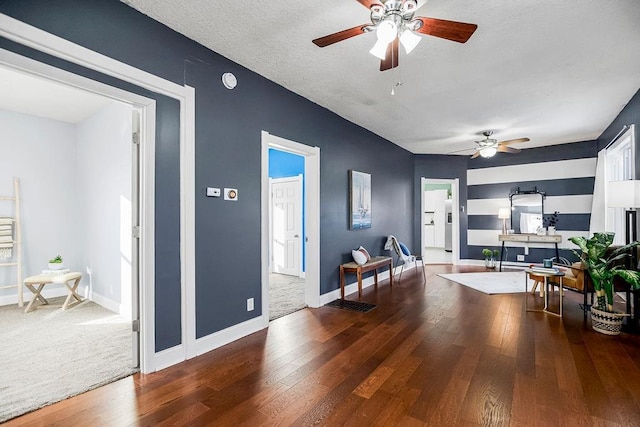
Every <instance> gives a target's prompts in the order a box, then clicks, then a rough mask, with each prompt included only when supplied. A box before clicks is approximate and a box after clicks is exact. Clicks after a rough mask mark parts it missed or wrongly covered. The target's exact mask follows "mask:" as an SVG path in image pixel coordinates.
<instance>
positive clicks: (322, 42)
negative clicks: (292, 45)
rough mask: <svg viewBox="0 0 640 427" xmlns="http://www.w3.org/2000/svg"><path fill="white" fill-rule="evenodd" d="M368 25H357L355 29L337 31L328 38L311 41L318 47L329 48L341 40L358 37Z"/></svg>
mask: <svg viewBox="0 0 640 427" xmlns="http://www.w3.org/2000/svg"><path fill="white" fill-rule="evenodd" d="M368 26H369V24H362V25H358V26H357V27H353V28H349V29H346V30H342V31H338V32H337V33H333V34H329V35H328V36H324V37H320V38H317V39H315V40H313V43H314V44H315V45H316V46H318V47H325V46H329V45H330V44H334V43H337V42H341V41H342V40H346V39H348V38H351V37H355V36H359V35H360V34H363V33H365V32H366V30H365V28H366V27H368Z"/></svg>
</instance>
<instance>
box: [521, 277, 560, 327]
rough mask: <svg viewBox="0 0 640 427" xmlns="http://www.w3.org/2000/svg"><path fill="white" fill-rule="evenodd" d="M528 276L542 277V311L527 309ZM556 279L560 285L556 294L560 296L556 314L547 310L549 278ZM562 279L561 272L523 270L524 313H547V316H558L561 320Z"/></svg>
mask: <svg viewBox="0 0 640 427" xmlns="http://www.w3.org/2000/svg"><path fill="white" fill-rule="evenodd" d="M530 275H534V276H541V277H544V285H543V289H544V308H543V309H542V310H534V309H529V307H528V305H527V301H528V299H529V295H528V293H529V286H528V285H529V276H530ZM551 277H553V278H558V279H559V280H560V283H559V284H558V285H559V286H560V292H558V293H559V294H560V309H559V312H558V313H556V312H554V311H551V310H549V278H551ZM563 277H564V273H563V272H562V271H555V270H554V271H551V270H549V271H545V270H542V269H536V268H525V270H524V309H525V311H538V312H543V313H547V314H552V315H554V316H558V317H560V318H562V293H563V292H562V278H563Z"/></svg>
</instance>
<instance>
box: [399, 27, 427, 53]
mask: <svg viewBox="0 0 640 427" xmlns="http://www.w3.org/2000/svg"><path fill="white" fill-rule="evenodd" d="M420 40H422V37H420V36H418V35H416V34H414V33H413V32H412V31H410V30H407V29H405V30H404V31H403V32H402V35H401V36H400V43H402V47H404V51H405V52H407V55H408V54H410V53H411V51H412V50H413V49H415V47H416V46H418V43H420Z"/></svg>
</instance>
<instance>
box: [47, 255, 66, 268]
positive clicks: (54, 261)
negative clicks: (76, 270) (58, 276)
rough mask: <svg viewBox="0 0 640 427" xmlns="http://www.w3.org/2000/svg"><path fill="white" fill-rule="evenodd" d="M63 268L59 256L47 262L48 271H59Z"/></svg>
mask: <svg viewBox="0 0 640 427" xmlns="http://www.w3.org/2000/svg"><path fill="white" fill-rule="evenodd" d="M63 267H64V264H63V263H62V257H61V256H60V255H56V257H55V258H52V259H50V260H49V270H61V269H62V268H63Z"/></svg>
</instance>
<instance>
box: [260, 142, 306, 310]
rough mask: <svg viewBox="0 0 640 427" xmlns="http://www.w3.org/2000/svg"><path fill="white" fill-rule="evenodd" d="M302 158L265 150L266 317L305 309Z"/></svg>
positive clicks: (279, 151)
mask: <svg viewBox="0 0 640 427" xmlns="http://www.w3.org/2000/svg"><path fill="white" fill-rule="evenodd" d="M304 163H305V160H304V157H303V156H301V155H298V154H294V153H290V152H287V151H283V150H278V149H275V148H270V149H269V193H270V195H271V197H270V206H269V236H270V239H269V240H270V244H269V249H270V254H269V255H270V256H269V261H270V266H269V320H275V319H277V318H279V317H282V316H286V315H287V314H291V313H293V312H295V311H298V310H301V309H303V308H305V307H306V306H307V305H306V303H305V287H306V282H305V279H304V269H305V240H306V238H305V237H304V236H305V235H306V234H305V218H304V214H305V212H304V205H305V202H304V175H305V165H304Z"/></svg>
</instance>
